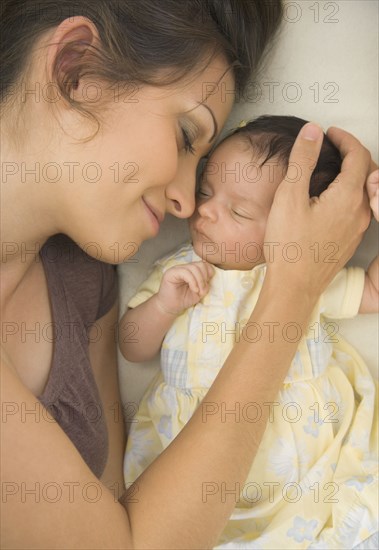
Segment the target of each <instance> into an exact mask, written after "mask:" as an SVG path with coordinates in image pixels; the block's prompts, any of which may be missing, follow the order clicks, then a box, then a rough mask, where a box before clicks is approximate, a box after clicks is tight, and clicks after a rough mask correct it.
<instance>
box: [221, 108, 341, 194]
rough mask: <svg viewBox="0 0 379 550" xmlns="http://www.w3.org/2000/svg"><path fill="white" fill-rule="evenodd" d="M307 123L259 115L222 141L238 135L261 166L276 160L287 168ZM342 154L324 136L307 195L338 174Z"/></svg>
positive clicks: (322, 188) (314, 192)
mask: <svg viewBox="0 0 379 550" xmlns="http://www.w3.org/2000/svg"><path fill="white" fill-rule="evenodd" d="M307 122H308V121H307V120H304V119H302V118H298V117H295V116H274V115H272V116H270V115H265V116H261V117H259V118H257V119H255V120H252V121H250V122H248V123H247V124H246V126H242V127H240V128H237V129H236V130H234V131H233V132H232V133H231V134H229V135H228V136H227V137H226V138H225V139H228V138H230V137H232V136H233V137H234V136H241V137H243V138H245V139H246V140H248V142H249V143H250V145H251V147H252V148H253V149H254V157H256V156H257V157H258V158H259V163H260V164H261V165H263V164H264V163H265V162H267V161H268V160H270V159H277V160H278V162H280V163H282V164H283V165H284V166H285V167H286V168H287V167H288V161H289V156H290V153H291V149H292V147H293V144H294V143H295V140H296V137H297V135H298V133H299V132H300V130H301V128H302V127H303V126H304V124H306V123H307ZM341 163H342V159H341V155H340V152H339V150H338V149H337V147H335V145H333V143H332V142H331V141H330V139H329V138H328V137H327V136H326V135H325V134H324V140H323V143H322V147H321V152H320V156H319V159H318V161H317V164H316V167H315V169H314V171H313V174H312V177H311V181H310V185H309V196H310V197H318V196H320V195H321V193H322V192H323V191H325V189H327V187H328V185H329V184H330V183H331V182H332V181H333V180H334V179H335V178H336V177H337V176H338V174H339V173H340V171H341Z"/></svg>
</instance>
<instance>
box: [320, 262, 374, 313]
mask: <svg viewBox="0 0 379 550" xmlns="http://www.w3.org/2000/svg"><path fill="white" fill-rule="evenodd" d="M364 284H365V271H364V269H362V268H361V267H348V268H345V269H342V270H341V271H340V272H339V273H337V275H336V277H335V278H334V279H333V281H332V282H331V284H330V285H329V286H328V288H327V289H326V291H325V292H324V294H323V296H322V299H321V313H322V314H323V315H324V316H325V317H331V318H333V319H347V318H349V317H354V316H355V315H357V313H358V311H359V306H360V305H361V301H362V295H363V289H364Z"/></svg>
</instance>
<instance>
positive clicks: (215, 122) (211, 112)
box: [198, 102, 218, 143]
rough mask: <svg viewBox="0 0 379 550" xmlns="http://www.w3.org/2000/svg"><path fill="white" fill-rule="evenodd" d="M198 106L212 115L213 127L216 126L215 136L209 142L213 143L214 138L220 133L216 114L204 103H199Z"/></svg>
mask: <svg viewBox="0 0 379 550" xmlns="http://www.w3.org/2000/svg"><path fill="white" fill-rule="evenodd" d="M198 105H201V106H202V107H205V108H206V109H207V110H208V111H209V112H210V114H211V117H212V120H213V126H214V129H213V134H212V136H211V138H210V140H209V141H208V143H211V142H212V141H213V140H214V138H215V137H216V136H217V133H218V124H217V120H216V117H215V115H214V112H213V111H212V109H211V108H210V107H209V105H206V104H205V103H202V102H198Z"/></svg>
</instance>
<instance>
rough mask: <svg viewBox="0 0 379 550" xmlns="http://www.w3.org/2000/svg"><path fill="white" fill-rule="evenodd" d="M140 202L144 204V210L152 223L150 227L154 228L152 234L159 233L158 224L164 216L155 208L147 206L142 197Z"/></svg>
mask: <svg viewBox="0 0 379 550" xmlns="http://www.w3.org/2000/svg"><path fill="white" fill-rule="evenodd" d="M142 202H143V203H144V205H145V207H146V210H147V212H148V214H149V217H150V219H151V221H152V225H153V227H154V233H155V234H157V233H158V231H159V227H160V224H161V223H162V221H163V219H164V214H162V213H161V212H160V211H159V210H158V209H157V208H154V207H153V206H152V205H151V204H149V203H148V202H147V200H146V199H145V198H144V197H142Z"/></svg>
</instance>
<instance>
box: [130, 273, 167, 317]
mask: <svg viewBox="0 0 379 550" xmlns="http://www.w3.org/2000/svg"><path fill="white" fill-rule="evenodd" d="M162 276H163V268H162V265H160V264H159V265H156V266H155V267H154V269H153V271H152V272H151V273H150V275H149V277H148V278H147V279H146V280H145V281H144V282H143V283H142V284H141V286H140V287H139V288H138V290H137V292H136V294H135V295H134V296H133V297H132V298H131V299H130V300H129V303H128V307H129V308H134V307H137V306H139V305H140V304H143V302H146V300H148V299H149V298H151V297H152V296H153V295H154V294H156V293H157V292H158V290H159V287H160V284H161V280H162Z"/></svg>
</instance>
